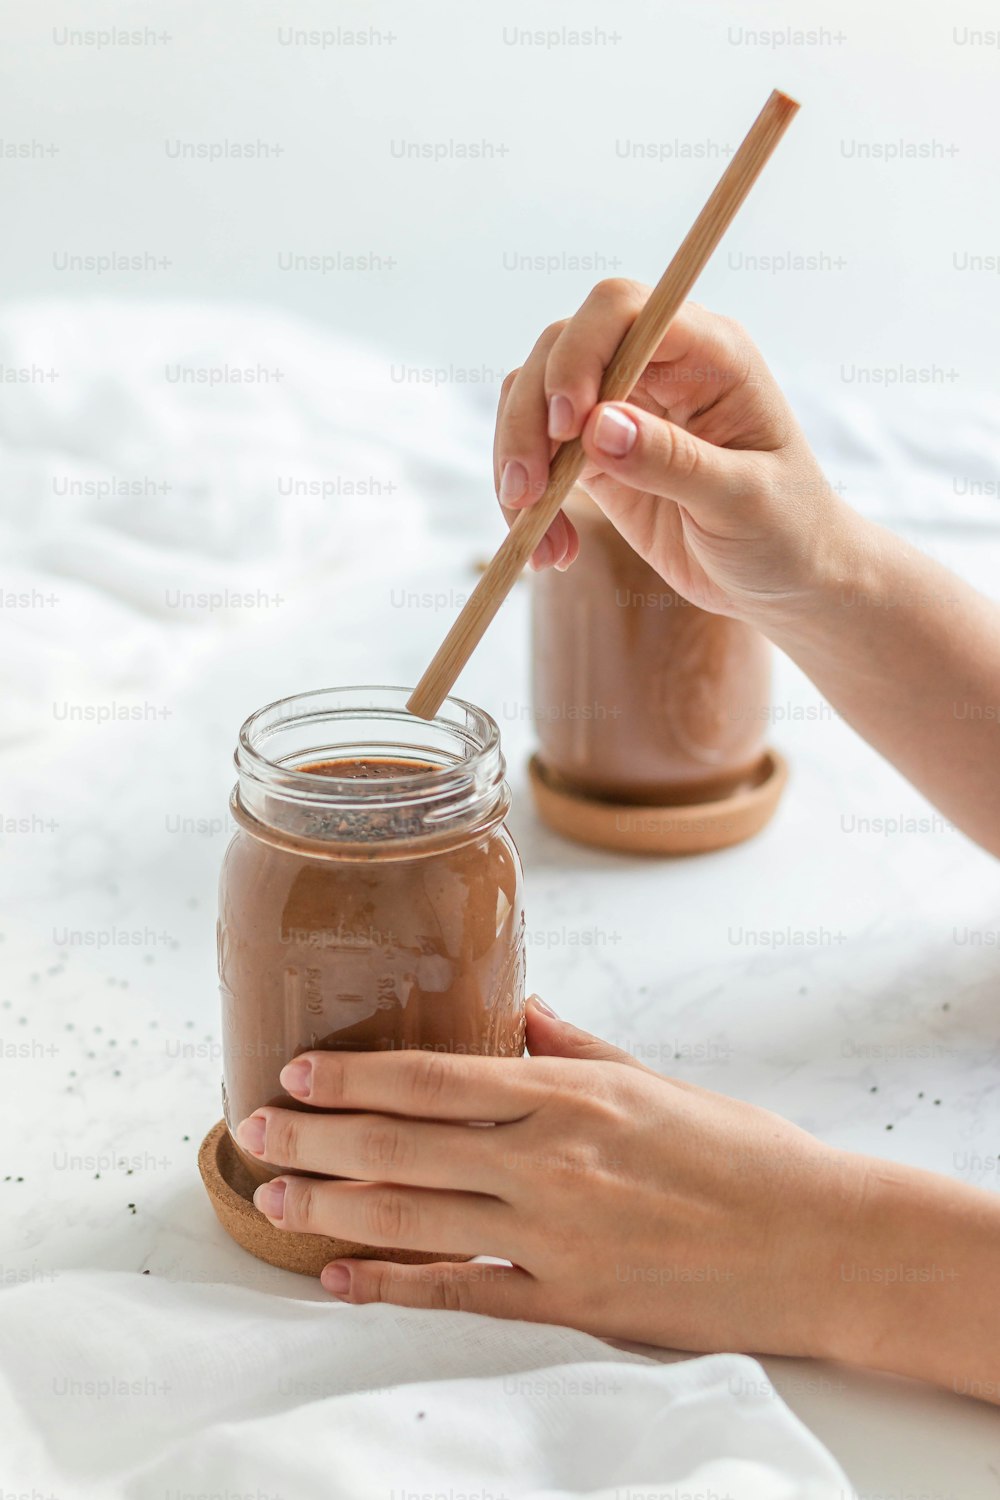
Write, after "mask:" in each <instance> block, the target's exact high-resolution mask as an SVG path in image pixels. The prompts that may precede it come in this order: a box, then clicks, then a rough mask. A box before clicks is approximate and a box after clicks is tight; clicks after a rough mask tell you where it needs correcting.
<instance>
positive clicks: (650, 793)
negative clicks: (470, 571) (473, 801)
mask: <svg viewBox="0 0 1000 1500" xmlns="http://www.w3.org/2000/svg"><path fill="white" fill-rule="evenodd" d="M566 510H567V513H568V514H569V516H570V517H571V519H572V521H573V523H574V525H575V526H576V528H577V531H578V532H579V536H580V555H579V557H578V558H577V560H576V562H575V563H574V564H573V566H572V567H571V568H570V569H568V571H567V572H566V573H557V572H555V571H554V570H552V569H550V570H548V571H546V572H545V573H542V574H540V575H538V577H537V578H536V579H535V580H534V601H533V613H532V620H533V632H532V666H533V704H534V720H535V724H536V732H537V735H538V741H539V752H538V755H537V756H536V757H535V758H534V759H533V761H532V765H531V781H532V789H533V791H534V794H535V800H536V805H537V806H538V809H539V812H540V814H541V816H542V817H543V819H544V820H545V821H546V822H548V823H549V824H550V825H551V826H553V827H555V828H556V829H557V831H559V832H561V833H565V834H567V835H568V836H569V837H573V838H577V839H579V840H580V841H582V842H585V843H594V844H598V845H601V846H604V847H608V848H617V849H622V850H634V851H637V852H649V853H689V852H696V851H698V850H703V849H709V848H720V847H722V846H723V845H725V844H731V843H737V842H739V841H740V840H741V839H743V838H747V837H749V836H750V835H751V834H753V833H755V832H757V831H758V829H759V828H760V827H762V826H763V824H764V823H765V822H766V821H767V820H768V818H769V817H770V815H771V813H772V812H773V810H774V807H775V806H776V804H777V801H778V798H779V796H780V793H781V789H782V786H783V784H784V779H785V768H784V763H783V762H782V761H781V759H780V757H778V756H777V755H776V754H775V753H774V752H773V751H769V750H768V749H767V748H766V744H765V740H766V732H767V727H768V723H769V719H770V690H771V648H770V646H769V644H768V642H767V641H766V640H765V639H764V637H763V636H761V635H760V634H759V632H757V631H755V630H753V629H752V628H751V627H750V626H748V625H745V624H743V623H742V622H741V621H739V620H732V619H729V618H727V617H725V616H722V615H714V614H710V613H708V612H707V611H706V610H702V609H698V608H697V607H696V606H694V605H692V604H690V603H689V602H688V601H687V600H685V599H683V598H681V596H680V595H679V594H677V593H676V592H675V591H674V590H673V589H671V588H669V587H668V585H667V584H665V583H664V581H663V579H662V578H660V576H659V574H658V573H657V572H656V571H655V569H653V568H652V567H651V566H650V565H649V564H648V563H647V562H645V561H644V560H643V559H642V558H641V557H639V555H638V553H636V552H634V551H633V549H632V548H631V547H630V546H629V545H628V543H627V542H626V541H625V540H624V538H623V537H622V536H621V535H620V534H619V532H618V531H617V530H616V529H615V527H614V526H613V525H612V523H611V522H610V521H609V520H607V519H606V517H605V516H604V515H603V513H602V512H601V510H600V509H599V507H598V506H597V505H596V504H595V503H594V501H592V500H591V499H590V498H589V496H587V495H586V494H585V493H584V492H583V491H582V490H580V489H575V490H573V492H572V493H571V495H570V497H569V500H568V501H567V504H566Z"/></svg>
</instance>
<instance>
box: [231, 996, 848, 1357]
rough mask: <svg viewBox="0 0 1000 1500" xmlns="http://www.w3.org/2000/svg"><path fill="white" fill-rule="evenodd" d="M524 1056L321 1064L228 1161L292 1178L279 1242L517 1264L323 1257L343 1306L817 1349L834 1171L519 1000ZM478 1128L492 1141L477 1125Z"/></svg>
mask: <svg viewBox="0 0 1000 1500" xmlns="http://www.w3.org/2000/svg"><path fill="white" fill-rule="evenodd" d="M528 1042H529V1046H530V1048H531V1053H532V1055H531V1057H530V1058H523V1059H522V1058H517V1059H512V1058H483V1057H470V1056H455V1055H443V1054H439V1053H426V1052H421V1051H403V1052H392V1053H372V1052H359V1053H350V1052H334V1051H319V1052H310V1053H305V1054H303V1055H302V1056H301V1057H299V1058H297V1059H296V1060H295V1061H294V1062H293V1063H292V1064H290V1065H289V1066H288V1067H286V1068H285V1069H284V1071H283V1073H282V1075H281V1080H282V1084H283V1086H284V1087H285V1088H286V1089H287V1090H288V1092H289V1093H290V1094H292V1095H293V1096H294V1097H296V1098H297V1099H300V1100H302V1101H303V1102H306V1103H308V1104H309V1105H315V1106H320V1107H322V1108H323V1109H327V1110H336V1111H338V1113H336V1114H325V1113H312V1112H307V1111H300V1110H285V1109H279V1108H274V1107H270V1106H268V1107H266V1108H262V1109H259V1110H257V1111H256V1112H255V1113H254V1115H253V1116H251V1118H250V1120H249V1121H244V1122H243V1123H242V1124H241V1125H240V1127H239V1131H238V1139H239V1142H240V1145H241V1146H242V1147H243V1148H244V1149H245V1150H247V1151H249V1152H250V1153H252V1154H253V1155H256V1156H259V1157H261V1158H262V1159H264V1160H268V1161H278V1162H283V1163H288V1164H289V1166H290V1167H293V1168H294V1169H295V1172H296V1173H304V1174H307V1173H323V1174H329V1175H334V1174H335V1175H336V1176H337V1177H338V1178H342V1179H344V1180H341V1181H321V1180H317V1178H315V1177H309V1176H300V1175H293V1174H292V1173H287V1172H286V1173H284V1174H283V1175H282V1176H281V1177H280V1178H277V1179H275V1180H274V1181H272V1182H270V1183H267V1184H265V1185H264V1186H262V1187H260V1188H258V1189H257V1193H256V1195H255V1198H254V1202H255V1203H256V1205H257V1207H258V1208H259V1209H260V1210H261V1211H262V1212H263V1213H264V1214H265V1215H266V1216H267V1217H268V1219H270V1221H271V1222H272V1224H275V1225H277V1226H278V1227H279V1228H282V1229H290V1230H304V1231H306V1232H309V1233H315V1234H325V1235H332V1236H335V1237H337V1238H340V1239H346V1240H353V1241H355V1242H361V1243H367V1244H371V1245H376V1246H378V1245H385V1246H395V1247H397V1248H400V1249H407V1250H417V1251H425V1252H441V1253H449V1254H453V1255H464V1256H474V1255H491V1256H496V1257H502V1258H503V1259H505V1260H508V1261H511V1262H513V1266H512V1267H508V1266H498V1265H492V1264H482V1263H480V1264H468V1263H435V1264H430V1265H417V1266H406V1265H397V1264H394V1263H390V1262H379V1261H377V1260H355V1261H342V1262H335V1263H334V1264H332V1265H329V1266H327V1267H326V1269H325V1270H324V1272H323V1276H322V1281H323V1285H324V1286H325V1287H326V1288H327V1290H329V1291H330V1292H333V1293H335V1294H336V1295H337V1296H338V1297H341V1298H342V1299H344V1300H347V1301H350V1302H374V1301H384V1302H393V1303H398V1304H401V1305H406V1306H413V1307H445V1308H463V1309H468V1310H470V1311H473V1312H481V1313H492V1314H495V1315H497V1316H500V1317H509V1318H525V1319H532V1320H544V1321H546V1322H550V1323H551V1322H557V1323H564V1324H569V1325H572V1326H574V1327H577V1328H581V1329H585V1330H588V1331H590V1332H592V1333H595V1334H601V1335H607V1336H616V1337H621V1338H631V1339H641V1340H643V1341H645V1342H647V1343H657V1344H661V1345H669V1346H674V1347H678V1348H685V1349H693V1350H721V1349H743V1350H751V1349H753V1350H768V1351H772V1352H778V1353H792V1354H804V1353H822V1352H829V1349H830V1333H829V1330H830V1327H831V1324H832V1323H833V1322H834V1321H835V1320H836V1319H837V1317H838V1314H839V1312H840V1307H839V1305H838V1303H837V1300H836V1295H834V1296H831V1295H830V1292H831V1289H832V1290H833V1292H834V1294H836V1291H837V1288H838V1286H839V1287H840V1288H841V1291H840V1297H841V1298H843V1297H844V1295H845V1289H844V1286H843V1283H842V1282H840V1281H838V1278H837V1276H836V1275H835V1274H834V1267H835V1265H836V1264H837V1262H838V1258H839V1257H840V1255H841V1251H842V1250H843V1242H844V1237H845V1235H846V1234H848V1233H849V1229H850V1222H851V1215H852V1211H853V1206H854V1202H855V1200H856V1198H857V1194H858V1180H857V1172H856V1170H854V1169H848V1167H847V1166H846V1165H845V1162H847V1161H848V1160H858V1159H857V1158H854V1159H848V1158H845V1157H844V1156H843V1155H842V1154H841V1153H838V1152H834V1151H832V1150H830V1149H828V1148H827V1147H825V1146H823V1145H821V1144H820V1143H819V1142H818V1141H816V1140H814V1139H813V1138H812V1137H811V1136H809V1135H807V1134H805V1133H804V1132H803V1131H801V1130H799V1129H798V1128H796V1127H795V1126H793V1125H790V1124H788V1123H787V1122H786V1121H784V1120H781V1119H779V1118H778V1117H777V1116H776V1115H772V1114H769V1113H767V1112H765V1111H764V1110H761V1109H757V1108H754V1107H752V1106H751V1105H748V1104H743V1103H739V1102H737V1101H735V1100H732V1099H727V1098H723V1097H722V1096H720V1095H717V1094H712V1093H708V1092H706V1091H705V1090H704V1089H701V1088H695V1087H693V1086H692V1085H690V1084H687V1083H680V1082H676V1081H672V1080H669V1079H665V1078H662V1077H660V1076H659V1075H658V1074H656V1073H653V1072H651V1071H650V1070H649V1069H648V1068H646V1067H644V1066H642V1065H641V1064H639V1063H637V1062H635V1061H634V1060H633V1059H632V1058H630V1057H629V1056H628V1054H627V1053H624V1052H620V1051H618V1050H617V1049H616V1048H614V1047H610V1046H607V1045H606V1044H604V1043H603V1042H599V1041H598V1040H596V1039H595V1038H593V1037H591V1036H589V1035H587V1034H586V1033H585V1032H582V1031H579V1030H577V1029H576V1028H575V1027H573V1026H569V1025H567V1024H565V1023H563V1022H560V1021H558V1020H557V1019H556V1018H555V1017H554V1016H552V1014H551V1012H547V1011H546V1010H545V1009H544V1008H543V1007H541V1006H540V1004H539V1003H538V1002H537V1001H535V1002H533V1003H532V1004H531V1005H530V1006H529V1017H528ZM470 1122H489V1125H491V1126H492V1128H473V1126H472V1124H471V1123H470Z"/></svg>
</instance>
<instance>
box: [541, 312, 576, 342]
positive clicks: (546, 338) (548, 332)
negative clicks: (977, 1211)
mask: <svg viewBox="0 0 1000 1500" xmlns="http://www.w3.org/2000/svg"><path fill="white" fill-rule="evenodd" d="M568 322H569V319H568V318H557V319H556V321H555V322H554V323H550V324H549V325H548V327H547V328H544V329H543V330H542V335H541V337H540V338H539V340H538V342H539V343H540V344H554V343H555V341H556V339H557V338H558V337H559V335H560V334H561V333H562V331H563V329H564V328H565V327H566V324H567V323H568Z"/></svg>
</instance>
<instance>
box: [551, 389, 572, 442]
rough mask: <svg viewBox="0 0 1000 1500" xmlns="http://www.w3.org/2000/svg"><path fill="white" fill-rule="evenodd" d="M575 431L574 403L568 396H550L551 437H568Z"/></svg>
mask: <svg viewBox="0 0 1000 1500" xmlns="http://www.w3.org/2000/svg"><path fill="white" fill-rule="evenodd" d="M572 431H573V403H572V401H571V400H570V399H569V397H568V396H550V397H549V437H550V438H566V437H569V435H570V433H571V432H572Z"/></svg>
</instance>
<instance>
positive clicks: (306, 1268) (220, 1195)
mask: <svg viewBox="0 0 1000 1500" xmlns="http://www.w3.org/2000/svg"><path fill="white" fill-rule="evenodd" d="M198 1170H199V1172H200V1173H201V1180H202V1182H204V1184H205V1187H206V1189H207V1190H208V1196H209V1197H210V1198H211V1200H212V1207H213V1208H214V1209H215V1213H216V1217H217V1218H218V1220H219V1223H220V1224H221V1225H222V1227H223V1229H224V1230H225V1231H226V1233H227V1234H228V1235H231V1236H232V1238H233V1239H234V1240H235V1241H236V1243H237V1244H238V1245H242V1246H243V1249H244V1250H249V1251H250V1254H251V1255H255V1256H256V1257H257V1259H258V1260H266V1261H267V1262H268V1264H269V1265H272V1266H280V1267H281V1268H282V1270H284V1271H298V1272H300V1273H301V1275H303V1276H318V1275H319V1273H320V1271H322V1269H323V1267H324V1266H325V1265H327V1264H328V1262H329V1261H331V1260H340V1259H341V1258H342V1257H344V1256H347V1257H349V1258H350V1259H352V1260H392V1261H396V1262H397V1263H399V1264H401V1265H408V1266H424V1265H428V1264H429V1263H430V1262H431V1261H436V1260H468V1259H469V1256H467V1255H443V1254H438V1255H430V1254H428V1253H426V1252H422V1251H419V1250H387V1249H385V1247H384V1246H375V1245H355V1244H353V1243H352V1242H351V1241H350V1240H334V1239H330V1238H328V1237H327V1236H326V1235H325V1234H300V1233H297V1232H296V1231H294V1230H287V1229H275V1227H274V1225H273V1224H270V1223H269V1222H268V1221H267V1219H265V1217H264V1215H263V1214H262V1213H260V1211H259V1210H258V1209H256V1208H254V1206H253V1201H252V1199H253V1190H254V1183H253V1181H252V1180H251V1177H250V1174H249V1172H248V1171H247V1169H246V1167H245V1166H244V1165H243V1163H242V1162H241V1161H240V1158H239V1155H238V1153H237V1152H236V1151H235V1150H234V1149H233V1143H232V1140H231V1139H230V1135H229V1131H228V1130H227V1129H226V1122H225V1120H220V1121H219V1123H218V1125H213V1127H212V1129H211V1130H210V1131H209V1132H208V1135H206V1137H205V1139H204V1140H203V1141H202V1143H201V1148H200V1150H199V1152H198Z"/></svg>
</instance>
